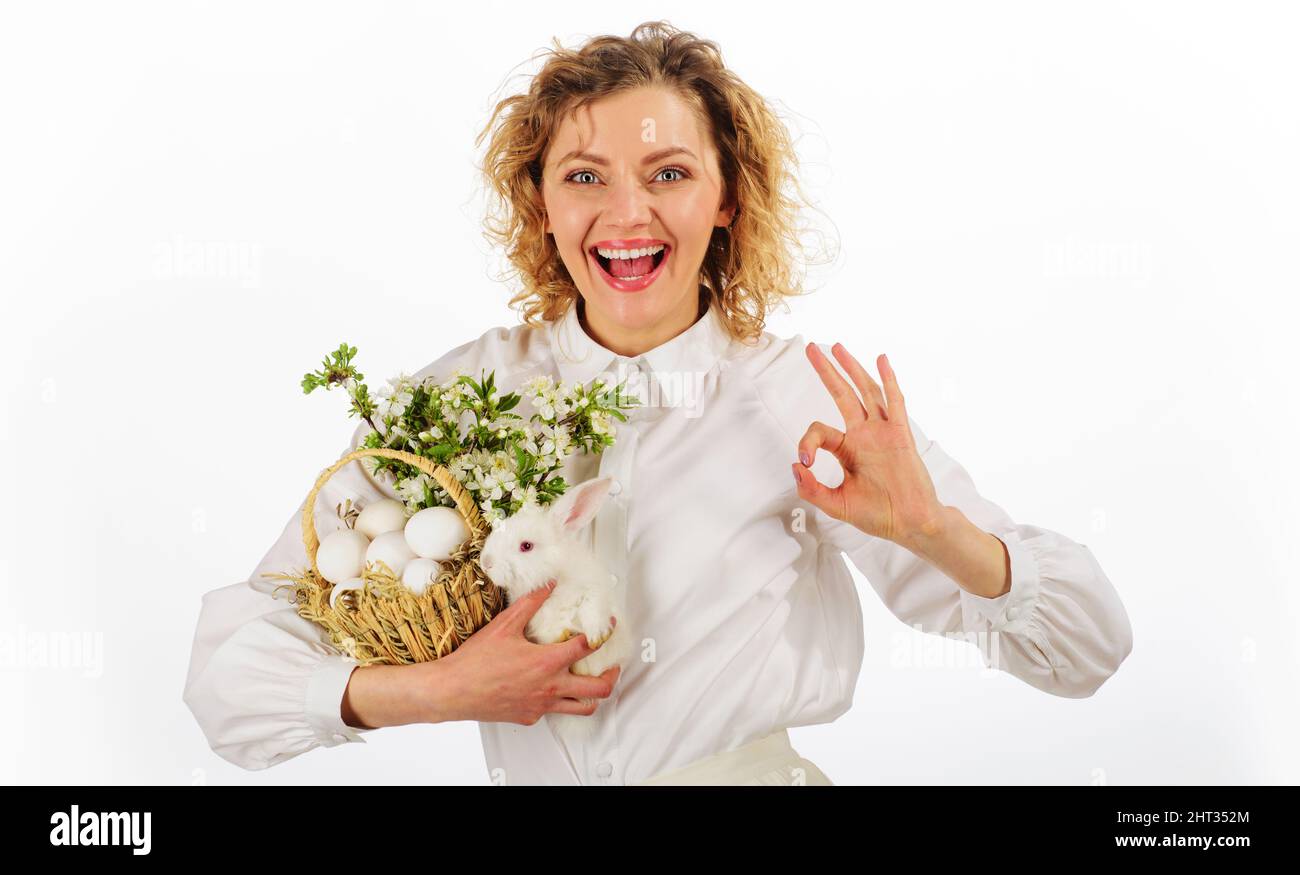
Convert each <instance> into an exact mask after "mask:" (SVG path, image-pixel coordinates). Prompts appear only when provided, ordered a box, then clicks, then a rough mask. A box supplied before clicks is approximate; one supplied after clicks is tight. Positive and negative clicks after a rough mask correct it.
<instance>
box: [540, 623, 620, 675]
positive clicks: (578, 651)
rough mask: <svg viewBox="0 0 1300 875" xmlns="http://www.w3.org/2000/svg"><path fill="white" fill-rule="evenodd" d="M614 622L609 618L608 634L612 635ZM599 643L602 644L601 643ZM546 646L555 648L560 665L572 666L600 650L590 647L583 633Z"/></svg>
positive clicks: (589, 642)
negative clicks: (560, 661)
mask: <svg viewBox="0 0 1300 875" xmlns="http://www.w3.org/2000/svg"><path fill="white" fill-rule="evenodd" d="M616 622H617V621H616V619H615V618H614V617H610V618H609V628H610V634H613V629H614V625H615V623H616ZM601 643H602V644H603V643H604V642H603V641H602V642H601ZM547 646H548V647H553V648H556V652H557V653H558V654H559V658H560V659H561V660H562V664H564V665H572V664H573V663H575V662H577V661H578V660H579V659H582V658H584V657H587V656H590V655H591V654H593V653H595V652H596V651H597V650H599V649H600V648H599V647H592V646H591V641H590V640H588V638H587V636H586V634H585V633H583V632H579V633H577V634H576V635H574V636H573V637H572V638H568V639H566V640H564V641H559V642H557V643H555V644H548V645H547Z"/></svg>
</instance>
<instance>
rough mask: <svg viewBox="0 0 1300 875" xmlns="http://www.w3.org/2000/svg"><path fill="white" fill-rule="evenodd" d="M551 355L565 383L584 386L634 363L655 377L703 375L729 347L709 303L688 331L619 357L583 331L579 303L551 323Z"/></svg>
mask: <svg viewBox="0 0 1300 875" xmlns="http://www.w3.org/2000/svg"><path fill="white" fill-rule="evenodd" d="M550 343H551V353H552V354H553V355H554V356H555V362H556V364H557V366H558V367H559V370H560V379H561V380H563V381H564V382H566V383H571V382H574V381H577V382H579V383H582V384H583V385H586V384H587V383H590V382H591V381H592V380H593V379H594V378H595V377H596V376H597V375H599V374H601V373H602V372H604V371H609V372H611V373H612V372H615V371H617V370H618V368H619V366H620V365H627V364H631V363H634V362H638V363H642V365H643V367H644V368H645V369H646V370H648V371H651V372H654V373H655V374H675V375H677V377H678V379H681V378H682V377H683V376H686V375H701V376H702V375H703V374H707V373H708V372H709V371H711V370H713V366H714V365H715V364H717V362H718V359H719V358H721V356H722V353H723V352H724V351H725V350H726V349H727V347H728V346H729V345H730V344H731V335H730V334H728V333H727V329H726V326H724V325H723V323H722V320H721V318H720V317H719V316H718V313H717V306H716V305H714V304H712V303H710V305H709V309H708V310H707V311H706V312H705V314H704V315H703V316H701V317H700V318H699V319H697V320H695V324H693V325H692V326H691V327H690V328H688V329H686V330H685V331H683V332H682V333H681V334H678V335H677V336H676V337H673V338H671V339H669V340H667V341H665V342H664V343H661V344H659V345H658V346H656V347H655V348H654V349H651V350H647V351H646V352H644V353H642V354H641V355H639V356H631V357H629V356H621V355H618V354H617V353H615V352H613V351H612V350H609V349H606V348H605V347H603V346H601V345H600V344H599V343H597V342H596V341H595V340H593V339H592V338H591V336H590V335H588V334H587V332H586V331H585V330H584V329H583V327H582V323H581V321H579V319H578V304H577V302H576V301H575V302H574V303H572V304H570V305H569V309H568V310H567V311H566V312H565V314H564V316H562V317H561V318H559V319H557V320H555V321H554V322H552V323H550Z"/></svg>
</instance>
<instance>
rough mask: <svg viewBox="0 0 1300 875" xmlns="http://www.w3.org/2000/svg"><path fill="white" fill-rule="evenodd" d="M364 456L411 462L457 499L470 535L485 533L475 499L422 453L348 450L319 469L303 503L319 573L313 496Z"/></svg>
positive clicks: (306, 538)
mask: <svg viewBox="0 0 1300 875" xmlns="http://www.w3.org/2000/svg"><path fill="white" fill-rule="evenodd" d="M366 456H382V457H384V458H386V459H397V460H399V461H402V462H405V463H407V464H408V465H412V466H414V467H416V468H418V469H420V470H421V471H423V472H424V473H425V474H428V475H429V476H430V477H432V478H433V479H434V480H436V481H437V483H438V485H439V486H441V487H442V488H443V489H445V490H447V494H448V495H450V496H451V497H452V499H453V500H454V501H455V502H456V509H457V510H459V511H460V515H461V516H462V517H464V518H465V524H466V525H467V526H469V530H470V536H471V537H472V538H474V539H479V538H483V537H486V536H487V523H486V522H484V520H483V517H482V515H481V514H479V512H478V506H477V505H476V504H474V499H473V497H472V496H470V494H469V492H468V491H467V490H466V489H465V487H464V486H462V485H461V484H460V481H458V480H457V479H456V478H455V477H454V476H453V475H452V473H451V472H450V471H448V470H447V469H446V468H445V467H443V466H442V465H438V464H436V463H434V462H432V461H430V460H428V459H426V458H424V457H423V456H417V455H415V454H414V453H408V452H406V451H405V450H388V449H381V448H378V447H376V448H373V449H366V450H357V451H356V452H352V453H348V454H347V455H346V456H344V457H343V458H341V459H339V460H338V461H337V462H335V463H334V464H333V465H331V466H330V467H328V468H326V469H325V470H324V471H322V472H321V474H320V477H318V478H316V485H315V486H313V487H312V490H311V494H310V495H308V496H307V501H306V502H305V503H304V504H303V506H302V542H303V544H304V545H305V546H306V548H307V558H308V559H310V560H311V569H312V571H314V572H315V573H316V574H317V575H318V576H319V575H320V569H319V568H317V567H316V551H317V549H318V548H319V547H320V539H319V538H317V537H316V522H315V516H316V496H317V495H319V494H320V491H321V488H322V487H324V486H325V481H327V480H329V479H330V477H332V476H334V473H335V472H336V471H338V470H339V469H340V468H342V467H343V466H344V465H347V464H349V463H350V462H353V461H356V460H357V459H364V458H365V457H366Z"/></svg>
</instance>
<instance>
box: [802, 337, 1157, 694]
mask: <svg viewBox="0 0 1300 875" xmlns="http://www.w3.org/2000/svg"><path fill="white" fill-rule="evenodd" d="M805 352H806V354H807V357H808V360H809V361H810V362H811V364H812V366H813V367H814V368H815V369H816V372H817V374H818V376H819V377H820V379H821V382H822V383H823V385H824V388H825V390H826V391H825V392H823V393H822V394H821V395H820V396H818V397H820V398H822V399H831V400H832V401H833V406H832V407H829V408H827V407H826V406H825V404H824V402H823V401H818V400H814V401H813V402H811V403H812V404H813V405H814V406H816V405H818V404H821V405H822V407H821V408H820V409H818V410H817V411H816V412H817V413H818V414H820V415H821V416H822V417H823V419H824V420H825V421H822V419H818V420H817V421H815V422H814V423H813V424H812V425H811V426H809V427H808V428H807V431H806V432H805V433H804V435H803V436H802V437H801V438H800V440H799V443H798V447H797V453H798V456H799V461H798V462H795V463H793V471H794V474H795V479H796V481H798V484H799V485H798V489H799V495H800V497H802V498H804V499H806V500H808V501H810V502H811V503H812V504H814V505H815V506H816V507H817V508H818V509H819V510H820V511H822V513H823V514H824V519H822V520H820V522H822V523H823V524H824V526H825V540H828V541H829V542H831V543H832V544H834V545H836V546H838V547H839V548H840V549H842V550H844V551H845V552H847V553H848V554H849V556H850V558H851V559H852V561H853V562H854V563H855V564H856V565H857V566H858V568H859V569H861V570H862V572H863V573H864V574H866V575H867V578H868V580H870V581H871V584H872V586H873V587H874V588H875V589H876V591H877V592H878V593H879V594H880V596H881V598H882V600H883V601H884V602H885V604H886V605H887V606H888V607H889V609H890V610H891V611H892V612H893V613H894V614H895V615H896V616H898V617H899V618H900V619H902V620H903V621H904V622H907V623H909V624H912V625H914V626H918V627H920V628H921V630H922V631H925V632H933V633H944V634H953V633H960V634H962V635H963V636H966V637H968V638H972V637H973V638H974V639H975V641H976V643H978V644H979V645H980V647H981V650H982V651H983V653H984V655H985V660H986V661H987V662H988V663H989V664H990V665H992V666H993V667H995V668H998V669H1001V670H1004V671H1007V672H1010V673H1011V674H1013V675H1015V676H1017V677H1019V678H1021V679H1022V680H1024V681H1026V682H1027V683H1030V684H1032V685H1033V686H1035V687H1038V688H1039V689H1042V690H1045V691H1047V692H1050V693H1053V694H1055V695H1060V696H1069V697H1082V696H1088V695H1091V694H1092V693H1093V692H1095V691H1096V689H1097V688H1098V687H1099V686H1100V685H1101V684H1102V682H1104V681H1105V680H1106V678H1108V677H1110V675H1111V674H1113V673H1114V672H1115V670H1116V669H1117V668H1118V667H1119V665H1120V663H1121V662H1123V660H1124V659H1125V658H1126V657H1127V656H1128V654H1129V652H1130V651H1131V650H1132V647H1133V633H1132V628H1131V626H1130V624H1129V620H1128V616H1127V614H1126V612H1125V610H1124V606H1123V604H1122V603H1121V602H1120V599H1119V595H1118V593H1116V591H1115V588H1114V587H1113V586H1112V585H1111V583H1110V581H1109V580H1108V579H1107V578H1106V576H1105V574H1104V573H1103V572H1102V570H1101V567H1100V566H1099V565H1098V564H1097V561H1096V559H1095V558H1094V557H1093V555H1092V553H1091V552H1090V551H1089V550H1088V549H1087V548H1086V547H1084V546H1083V545H1081V544H1078V543H1075V542H1074V541H1071V540H1070V539H1069V538H1066V537H1065V536H1064V535H1060V534H1058V533H1056V532H1051V531H1048V530H1045V529H1040V528H1036V527H1034V526H1028V525H1019V524H1017V523H1016V522H1014V521H1013V520H1012V519H1011V518H1010V517H1009V516H1008V515H1007V513H1006V512H1005V511H1003V510H1002V508H1000V507H998V506H997V505H996V504H994V503H992V502H991V501H989V500H987V499H986V498H984V497H983V496H981V495H980V494H979V492H978V491H977V490H976V488H975V484H974V483H973V482H972V480H971V478H970V475H969V474H968V473H967V472H966V470H965V469H964V468H962V466H961V465H959V464H958V463H957V462H956V461H955V460H953V459H952V458H950V457H949V456H948V455H947V454H946V453H944V452H943V450H942V448H940V447H939V445H938V444H937V443H935V442H933V441H931V440H929V439H928V438H926V436H925V434H924V433H923V432H922V431H921V429H920V427H919V426H918V425H917V424H916V422H915V421H914V420H912V419H911V418H910V417H909V416H908V414H907V409H906V405H905V403H904V399H903V395H902V390H901V389H900V388H899V384H898V380H897V377H896V376H895V374H894V372H893V369H892V367H890V365H889V362H888V360H887V359H886V358H885V357H883V356H881V357H880V358H878V359H877V365H878V367H879V369H880V374H881V380H882V383H883V386H882V385H881V384H877V383H876V382H875V380H874V379H873V378H872V377H871V375H870V374H869V373H867V372H866V370H865V369H864V368H863V367H862V366H861V364H859V363H858V362H857V360H856V359H854V358H853V357H852V356H851V355H850V354H849V353H848V351H847V350H845V349H843V348H838V349H832V350H831V352H832V354H833V355H834V356H835V357H836V358H837V359H838V360H839V362H840V364H841V365H842V366H843V368H844V370H845V371H846V372H847V374H848V377H849V380H851V381H852V383H851V384H850V382H849V380H846V379H845V378H844V377H843V376H842V375H841V374H840V373H839V371H837V370H836V369H835V368H834V367H833V366H832V365H831V359H830V357H828V356H827V355H826V354H825V350H823V349H822V347H820V346H818V345H815V344H808V345H807V347H806V350H805ZM855 387H856V391H855ZM836 413H838V414H839V415H838V416H836V415H835V414H836ZM837 419H838V420H839V423H840V424H841V425H842V428H841V427H836V426H834V425H829V424H827V423H828V422H834V421H836V420H837ZM819 449H821V450H823V451H824V452H820V453H819V452H818V450H819ZM818 463H821V464H822V467H821V470H820V471H819V470H818ZM828 463H829V465H830V467H827V465H828ZM810 465H811V468H810V467H809V466H810ZM823 481H824V482H823Z"/></svg>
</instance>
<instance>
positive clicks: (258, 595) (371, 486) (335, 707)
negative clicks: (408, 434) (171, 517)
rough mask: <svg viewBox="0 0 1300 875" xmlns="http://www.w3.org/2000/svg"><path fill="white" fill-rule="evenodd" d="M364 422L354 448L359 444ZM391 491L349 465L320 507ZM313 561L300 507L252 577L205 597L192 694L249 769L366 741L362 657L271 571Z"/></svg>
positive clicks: (223, 743)
mask: <svg viewBox="0 0 1300 875" xmlns="http://www.w3.org/2000/svg"><path fill="white" fill-rule="evenodd" d="M364 428H365V427H364V426H362V427H358V429H357V430H356V432H355V434H354V435H353V440H352V443H351V445H350V446H349V447H348V450H346V451H345V452H351V451H352V450H353V449H355V448H356V446H357V445H358V444H359V441H360V439H361V437H362V436H363V434H364ZM381 497H386V493H385V492H384V491H383V490H382V488H381V487H380V486H379V485H378V484H376V483H375V481H374V480H373V479H372V478H371V477H370V476H369V475H368V474H367V473H366V472H365V471H363V470H362V469H361V468H360V466H359V465H356V464H351V465H346V466H344V467H343V468H342V469H340V470H339V471H338V472H337V473H335V475H334V476H333V477H331V478H330V479H329V480H328V481H326V483H325V486H324V488H322V490H321V493H320V496H319V497H318V504H317V513H318V514H321V515H330V514H333V512H334V508H335V505H337V504H338V503H340V502H342V501H344V500H345V499H348V498H351V499H352V500H353V501H354V502H365V501H370V500H374V499H377V498H381ZM307 565H308V560H307V553H306V548H305V547H304V545H303V542H302V510H301V508H299V509H298V510H297V511H295V512H294V514H293V515H292V517H290V519H289V521H288V522H287V523H286V524H285V526H284V529H283V530H282V531H281V534H280V537H279V538H278V539H277V540H276V542H275V543H274V544H273V545H272V546H271V548H270V549H269V550H268V551H267V553H266V555H265V556H264V557H263V558H262V561H261V562H259V563H258V565H257V567H256V568H255V569H254V570H253V573H252V574H251V575H250V576H249V578H248V579H247V580H245V581H241V582H239V583H235V584H231V585H229V586H225V587H221V588H219V589H215V590H212V591H211V592H208V593H207V594H206V595H204V597H203V606H202V610H201V612H200V615H199V621H198V626H197V629H196V631H195V635H194V643H193V648H192V651H191V655H190V666H189V672H188V674H187V677H186V681H185V691H184V695H183V698H184V701H185V703H186V704H187V705H188V706H189V708H190V710H191V712H192V713H193V714H194V717H195V719H196V720H197V721H198V723H199V726H200V728H201V729H202V730H203V733H204V735H205V736H206V737H207V740H208V743H209V744H210V745H211V747H212V749H213V751H215V752H216V753H217V754H218V755H220V756H221V757H223V758H224V759H227V760H229V761H230V762H232V763H234V764H236V765H238V766H241V767H243V768H246V769H264V768H267V767H268V766H272V765H275V764H277V763H280V762H283V761H284V760H286V759H289V758H291V757H294V756H297V755H299V754H301V753H304V752H306V751H308V750H311V749H312V748H315V747H332V746H334V745H338V744H344V743H347V742H361V741H364V739H363V738H362V736H361V733H362V732H364V731H365V730H364V728H362V727H354V726H351V725H349V724H348V723H347V722H345V721H344V719H343V714H342V701H343V697H344V691H345V690H346V689H347V688H348V686H349V682H350V678H351V676H352V674H353V670H354V669H355V668H356V667H357V666H356V663H354V662H352V661H350V660H348V659H346V658H345V657H343V656H341V655H340V654H339V653H338V652H337V651H336V650H334V648H333V647H331V646H330V644H329V637H328V635H327V633H326V632H325V630H324V629H322V628H320V627H319V626H317V625H316V624H314V623H312V622H311V621H309V620H306V619H304V618H302V617H300V616H299V615H298V613H297V610H296V608H295V606H294V605H292V604H290V603H289V602H288V600H287V598H286V595H287V590H280V593H279V595H278V597H275V598H273V597H272V592H273V591H274V590H275V588H276V587H277V586H278V585H279V584H282V583H285V581H283V580H279V579H274V578H265V577H263V576H262V575H263V573H267V572H271V573H276V572H287V571H289V570H290V569H302V568H305V567H307Z"/></svg>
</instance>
